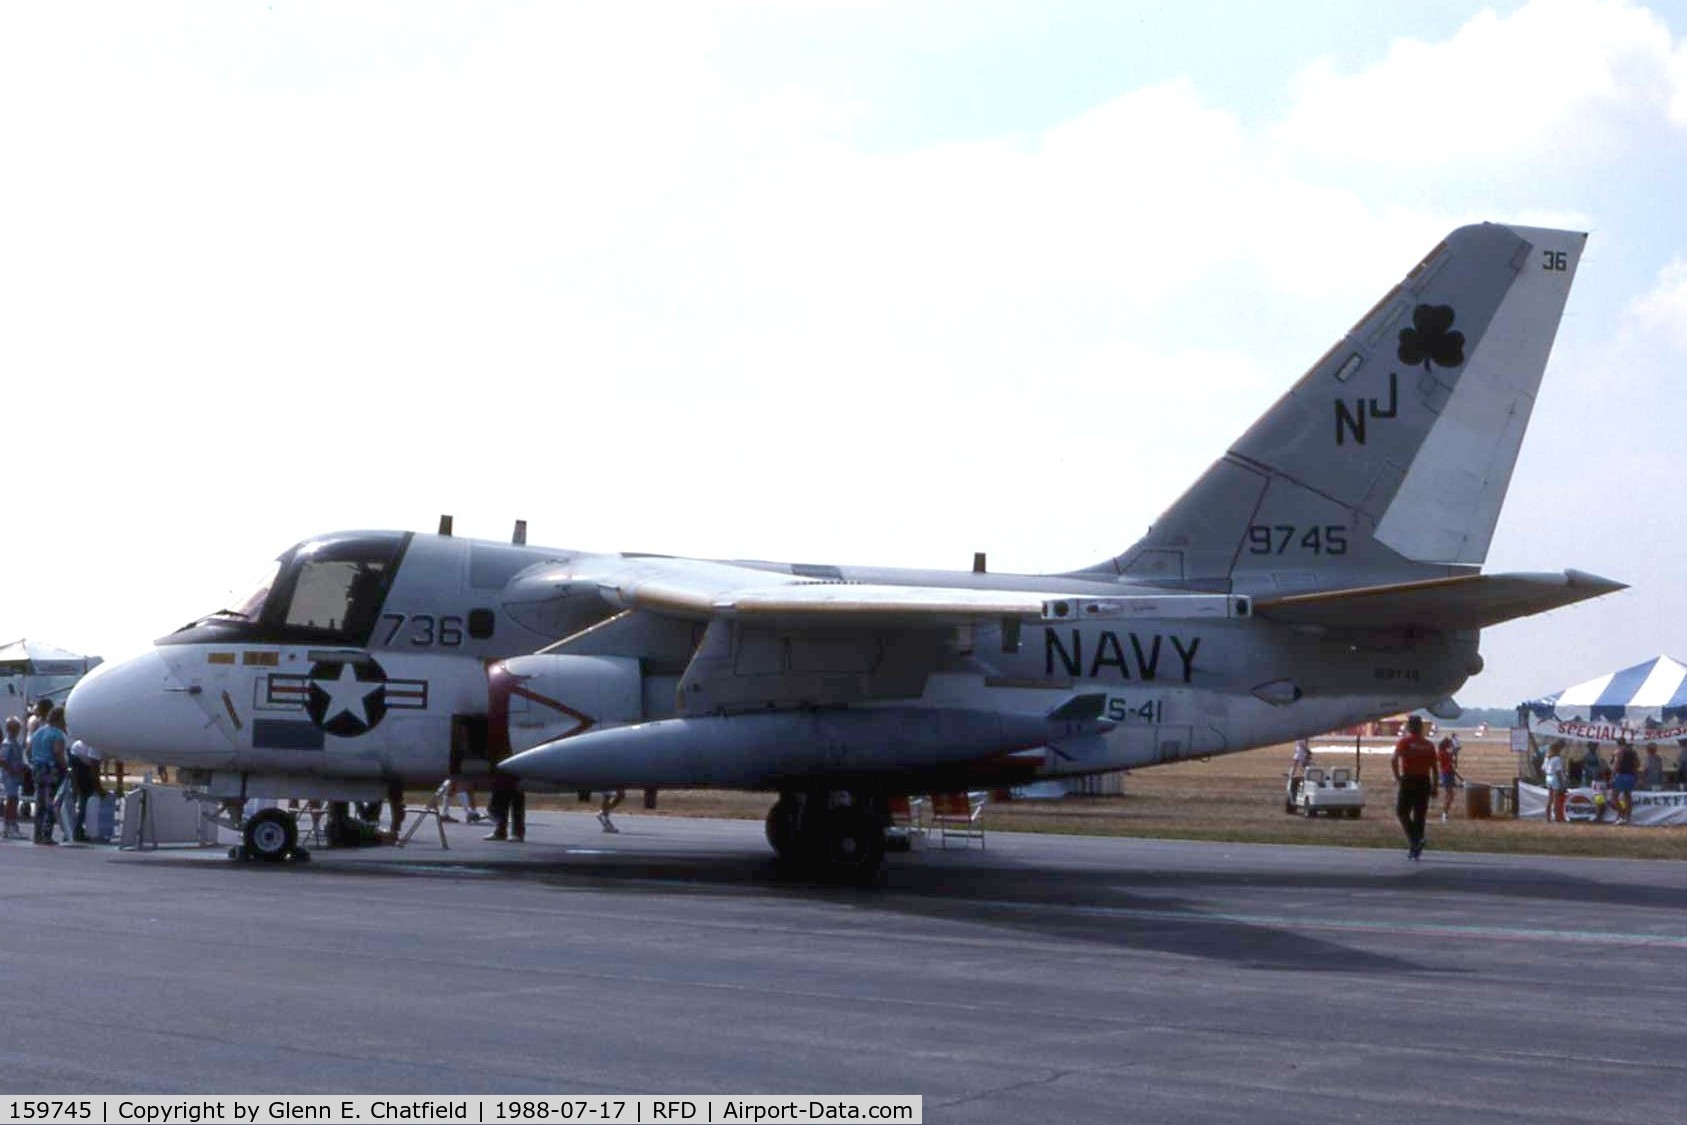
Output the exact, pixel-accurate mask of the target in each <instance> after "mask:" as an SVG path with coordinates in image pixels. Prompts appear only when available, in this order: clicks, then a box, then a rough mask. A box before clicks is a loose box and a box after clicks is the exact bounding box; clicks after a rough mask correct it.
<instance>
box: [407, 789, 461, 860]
mask: <svg viewBox="0 0 1687 1125" xmlns="http://www.w3.org/2000/svg"><path fill="white" fill-rule="evenodd" d="M450 789H451V780H450V779H449V778H447V779H446V780H444V781H442V782H440V783H439V788H438V789H435V790H434V791H433V796H431V797H429V798H428V800H427V803H426V804H424V805H423V806H422V807H421V808H415V807H412V806H410V805H406V806H404V819H405V820H406V821H408V822H409V823H408V826H407V827H406V828H405V829H404V835H403V836H401V837H399V838H398V839H397V840H395V841H393V842H394V843H396V844H397V845H398V846H399V847H401V848H402V847H405V846H406V845H408V844H409V843H410V837H412V836H414V835H415V834H416V829H418V828H420V827H421V826H422V822H423V821H424V820H426V819H427V818H428V817H430V816H431V817H433V826H434V827H435V828H436V829H438V830H439V846H440V847H442V848H444V849H445V850H447V851H450V850H451V845H450V844H447V843H446V842H445V822H444V821H443V820H441V819H440V811H441V808H442V806H443V805H444V804H445V798H446V795H447V794H448V793H449V792H450Z"/></svg>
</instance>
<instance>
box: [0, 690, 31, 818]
mask: <svg viewBox="0 0 1687 1125" xmlns="http://www.w3.org/2000/svg"><path fill="white" fill-rule="evenodd" d="M22 732H23V723H21V722H19V721H18V717H17V716H16V715H12V716H9V717H8V718H7V719H6V733H5V737H4V738H0V786H3V787H4V789H3V791H4V794H5V802H6V804H5V815H6V829H5V832H6V838H7V839H9V840H21V839H23V831H22V830H21V829H19V828H18V798H19V797H20V796H22V794H23V779H24V778H25V777H26V776H27V775H28V773H29V767H28V766H27V765H25V764H24V761H25V758H24V751H23V738H22V737H21V736H22Z"/></svg>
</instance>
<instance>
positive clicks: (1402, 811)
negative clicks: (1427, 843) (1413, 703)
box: [1388, 715, 1436, 859]
mask: <svg viewBox="0 0 1687 1125" xmlns="http://www.w3.org/2000/svg"><path fill="white" fill-rule="evenodd" d="M1388 765H1389V768H1390V769H1392V770H1393V771H1394V780H1395V782H1396V783H1398V784H1399V786H1400V790H1399V796H1398V797H1397V798H1396V799H1395V802H1394V813H1395V815H1396V816H1398V817H1399V818H1400V827H1401V828H1404V829H1405V830H1406V843H1407V845H1408V850H1407V852H1406V858H1408V859H1416V858H1418V857H1419V856H1421V855H1422V854H1423V822H1424V818H1425V817H1427V816H1428V815H1429V801H1430V798H1432V797H1434V796H1435V767H1436V761H1435V744H1434V743H1433V742H1431V741H1429V739H1427V738H1425V737H1424V736H1423V719H1422V718H1421V717H1419V716H1417V715H1413V716H1412V717H1411V718H1409V719H1407V720H1406V733H1405V735H1404V736H1402V737H1401V739H1400V741H1399V742H1396V743H1395V744H1394V757H1393V758H1391V759H1390V760H1389V763H1388Z"/></svg>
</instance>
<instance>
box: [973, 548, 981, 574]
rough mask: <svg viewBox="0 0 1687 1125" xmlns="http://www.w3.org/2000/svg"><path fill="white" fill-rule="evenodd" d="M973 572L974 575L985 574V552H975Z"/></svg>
mask: <svg viewBox="0 0 1687 1125" xmlns="http://www.w3.org/2000/svg"><path fill="white" fill-rule="evenodd" d="M972 572H973V573H974V574H983V573H984V552H983V551H974V552H973V553H972Z"/></svg>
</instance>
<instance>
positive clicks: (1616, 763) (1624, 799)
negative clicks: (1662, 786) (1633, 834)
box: [1611, 738, 1640, 824]
mask: <svg viewBox="0 0 1687 1125" xmlns="http://www.w3.org/2000/svg"><path fill="white" fill-rule="evenodd" d="M1639 773H1640V754H1639V753H1638V752H1637V751H1636V750H1635V749H1634V746H1633V745H1632V744H1631V743H1629V742H1627V741H1626V740H1624V739H1621V738H1619V739H1617V753H1616V757H1614V758H1612V759H1611V802H1612V804H1614V805H1616V807H1617V823H1618V824H1627V823H1629V821H1630V820H1631V819H1632V818H1633V816H1634V783H1635V781H1636V780H1637V778H1638V774H1639Z"/></svg>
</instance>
